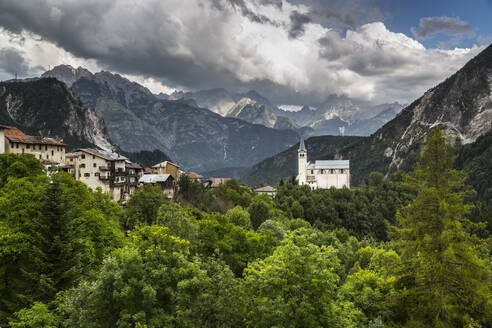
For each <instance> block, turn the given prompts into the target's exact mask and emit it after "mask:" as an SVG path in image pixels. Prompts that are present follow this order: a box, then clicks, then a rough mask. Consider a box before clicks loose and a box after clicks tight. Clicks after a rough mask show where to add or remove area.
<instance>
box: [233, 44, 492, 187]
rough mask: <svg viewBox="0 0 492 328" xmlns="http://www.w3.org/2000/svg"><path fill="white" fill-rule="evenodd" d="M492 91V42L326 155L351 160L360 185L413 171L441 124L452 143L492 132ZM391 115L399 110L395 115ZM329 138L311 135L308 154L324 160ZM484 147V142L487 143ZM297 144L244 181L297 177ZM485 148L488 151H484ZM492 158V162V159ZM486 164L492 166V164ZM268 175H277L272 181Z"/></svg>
mask: <svg viewBox="0 0 492 328" xmlns="http://www.w3.org/2000/svg"><path fill="white" fill-rule="evenodd" d="M491 90H492V45H491V46H489V47H488V48H486V49H485V50H483V51H482V52H481V53H480V54H479V55H477V56H476V57H475V58H473V59H472V60H470V61H469V62H468V63H467V64H466V65H465V66H464V67H463V68H462V69H460V70H459V71H458V72H456V73H455V74H453V75H452V76H450V77H449V78H447V79H446V80H445V81H443V82H442V83H440V84H439V85H437V86H436V87H434V88H432V89H430V90H428V91H427V92H426V93H425V94H424V95H423V96H422V97H420V98H419V99H417V100H415V101H414V102H413V103H412V104H410V105H409V106H407V107H406V108H405V109H403V110H402V111H401V112H400V113H399V114H398V115H397V116H396V117H395V118H394V119H392V120H391V121H389V122H388V123H386V124H385V125H384V126H382V127H381V128H379V129H378V130H377V131H376V132H375V133H374V134H372V135H371V136H369V137H366V138H361V139H360V140H357V141H355V142H352V143H349V144H348V145H346V146H345V147H343V148H341V149H336V150H334V151H333V152H329V153H325V154H324V156H323V158H325V159H349V160H350V167H351V184H352V185H355V186H357V185H359V184H360V183H361V181H362V179H363V178H364V177H365V176H366V175H367V174H369V173H370V172H372V171H380V172H382V173H385V174H389V173H391V172H395V171H396V170H398V169H402V170H409V169H410V168H411V167H412V165H413V163H414V161H415V158H416V156H417V154H418V151H419V145H420V142H421V141H422V140H423V138H424V137H425V135H426V134H427V133H428V132H429V131H430V130H431V129H432V128H434V127H440V128H441V129H442V130H443V133H444V134H445V136H446V138H447V140H448V141H449V142H457V141H459V142H460V143H462V144H474V143H475V141H476V140H477V138H478V137H479V136H482V135H485V134H486V133H490V132H489V131H490V130H491V128H492V92H491ZM306 110H307V109H304V111H306ZM380 115H382V116H384V115H386V113H385V112H382V113H380ZM391 115H393V114H392V113H390V115H389V117H391ZM323 138H326V137H323ZM486 140H490V138H488V139H486ZM328 142H330V141H329V140H328V139H326V140H325V141H323V142H320V141H319V140H317V139H313V138H310V139H308V140H307V141H306V146H307V147H308V150H310V147H312V148H313V152H312V153H311V154H310V153H309V152H308V158H309V159H310V160H314V159H322V158H316V157H313V155H314V156H316V155H317V154H318V153H320V152H319V151H317V150H316V149H317V147H318V146H316V145H323V144H324V143H328ZM313 143H314V144H313ZM481 145H482V146H483V145H484V142H483V141H482V142H481ZM296 147H297V146H293V147H291V148H290V149H289V150H287V151H286V152H284V153H281V154H278V155H275V156H273V157H272V158H269V159H266V160H264V161H262V162H260V163H258V164H256V165H254V166H253V167H251V168H249V170H247V174H245V175H244V176H243V178H242V181H244V182H246V183H248V184H251V185H256V184H258V183H259V182H260V181H262V180H263V181H265V182H267V183H276V182H278V180H279V178H278V177H275V176H274V173H273V172H278V171H282V172H285V173H284V176H283V177H290V176H292V175H297V168H296V166H295V165H294V166H292V163H291V161H287V160H285V158H291V160H292V155H293V154H294V155H295V153H296ZM477 147H478V146H476V148H477ZM489 147H490V145H489ZM478 148H480V149H481V148H483V147H478ZM481 151H482V152H486V151H485V150H483V149H482V150H481ZM489 153H490V152H489ZM286 154H289V155H288V156H287V155H286ZM470 160H471V159H470ZM488 160H489V162H490V158H489V159H488ZM463 166H466V165H465V164H463ZM485 167H490V163H489V164H488V166H487V165H485ZM265 176H268V177H270V176H271V178H270V179H269V180H266V179H265V178H264V177H265ZM261 179H262V180H261Z"/></svg>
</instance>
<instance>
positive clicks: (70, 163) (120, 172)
mask: <svg viewBox="0 0 492 328" xmlns="http://www.w3.org/2000/svg"><path fill="white" fill-rule="evenodd" d="M62 168H63V169H64V170H65V171H67V172H69V173H71V174H72V175H73V176H74V178H75V179H77V180H80V181H81V182H83V183H84V184H85V185H86V186H88V187H89V188H91V189H93V190H96V189H97V188H101V190H102V192H104V193H109V194H110V195H111V197H112V198H113V199H114V200H126V199H127V198H128V196H129V195H130V194H131V193H132V192H133V191H134V190H135V189H136V188H137V187H138V179H139V178H140V176H141V175H143V168H142V167H141V166H140V165H138V164H135V163H132V162H130V161H129V160H128V159H127V158H126V157H124V156H121V155H119V154H116V153H109V152H105V151H102V150H94V149H89V148H80V149H77V150H76V151H75V152H73V153H69V154H67V155H66V165H65V166H63V167H62Z"/></svg>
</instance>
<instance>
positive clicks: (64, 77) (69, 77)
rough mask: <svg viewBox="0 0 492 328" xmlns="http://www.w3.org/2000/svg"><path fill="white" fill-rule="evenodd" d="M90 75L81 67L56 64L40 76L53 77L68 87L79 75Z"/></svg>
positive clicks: (90, 74)
mask: <svg viewBox="0 0 492 328" xmlns="http://www.w3.org/2000/svg"><path fill="white" fill-rule="evenodd" d="M89 76H92V73H91V72H90V71H89V70H88V69H86V68H83V67H78V68H74V67H72V66H70V65H65V64H63V65H58V66H55V67H53V69H51V70H49V71H46V72H44V73H43V74H42V75H41V77H54V78H56V79H57V80H58V81H61V82H63V83H65V84H66V85H67V86H68V87H69V88H70V87H72V84H73V83H74V82H75V81H77V80H78V79H80V78H81V77H89Z"/></svg>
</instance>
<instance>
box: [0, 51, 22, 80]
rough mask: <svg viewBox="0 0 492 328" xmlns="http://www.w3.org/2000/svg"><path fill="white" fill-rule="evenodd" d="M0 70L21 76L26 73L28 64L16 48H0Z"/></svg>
mask: <svg viewBox="0 0 492 328" xmlns="http://www.w3.org/2000/svg"><path fill="white" fill-rule="evenodd" d="M0 71H3V72H5V73H7V74H11V75H12V77H14V75H15V74H17V75H18V76H20V77H22V76H26V75H27V72H28V71H29V64H28V63H27V62H26V61H25V60H24V57H23V56H22V54H21V53H20V52H19V51H18V50H17V49H14V48H0Z"/></svg>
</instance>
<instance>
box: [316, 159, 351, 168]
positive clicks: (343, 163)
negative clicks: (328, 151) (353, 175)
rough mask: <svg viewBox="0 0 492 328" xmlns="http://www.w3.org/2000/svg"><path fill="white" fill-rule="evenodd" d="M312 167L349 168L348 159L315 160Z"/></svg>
mask: <svg viewBox="0 0 492 328" xmlns="http://www.w3.org/2000/svg"><path fill="white" fill-rule="evenodd" d="M314 168H315V169H316V170H320V169H348V168H350V161H349V160H333V161H316V162H314Z"/></svg>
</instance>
